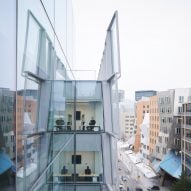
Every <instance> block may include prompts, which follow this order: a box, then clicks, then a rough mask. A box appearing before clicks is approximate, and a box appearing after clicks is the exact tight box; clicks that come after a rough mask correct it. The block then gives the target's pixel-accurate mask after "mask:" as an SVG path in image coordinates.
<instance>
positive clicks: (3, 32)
mask: <svg viewBox="0 0 191 191" xmlns="http://www.w3.org/2000/svg"><path fill="white" fill-rule="evenodd" d="M16 4H17V2H16V1H12V2H11V1H0V42H1V43H0V52H1V53H0V54H1V70H0V161H1V162H0V190H14V189H15V172H16V169H15V163H16V156H15V155H16V153H15V149H16V147H15V141H16V135H15V133H16V128H15V125H16V121H15V110H16V108H15V106H16V98H15V90H16V80H15V79H16V35H17V33H16ZM5 18H6V19H5Z"/></svg>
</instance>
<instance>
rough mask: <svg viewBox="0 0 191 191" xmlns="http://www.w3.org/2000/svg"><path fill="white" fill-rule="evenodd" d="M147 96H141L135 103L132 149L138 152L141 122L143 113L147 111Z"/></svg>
mask: <svg viewBox="0 0 191 191" xmlns="http://www.w3.org/2000/svg"><path fill="white" fill-rule="evenodd" d="M149 103H150V102H149V98H147V97H143V98H142V99H141V100H139V101H138V102H137V103H136V117H137V131H136V136H135V143H134V151H135V152H139V151H140V148H141V124H142V123H143V119H144V116H145V113H149V108H150V106H149Z"/></svg>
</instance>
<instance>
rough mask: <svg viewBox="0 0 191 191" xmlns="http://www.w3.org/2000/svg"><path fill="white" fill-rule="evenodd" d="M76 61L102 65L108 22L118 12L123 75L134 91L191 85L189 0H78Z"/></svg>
mask: <svg viewBox="0 0 191 191" xmlns="http://www.w3.org/2000/svg"><path fill="white" fill-rule="evenodd" d="M73 6H74V19H75V23H74V24H75V31H76V36H75V49H76V63H77V64H76V65H78V66H79V65H80V66H81V67H82V68H83V69H95V70H98V69H99V65H100V62H101V57H102V52H103V48H104V42H105V36H106V30H107V26H108V24H109V22H110V20H111V18H112V15H113V13H114V11H115V10H118V14H119V35H120V52H121V68H122V76H121V79H120V81H119V87H120V88H121V89H125V90H126V94H127V97H128V98H132V97H133V96H134V91H135V90H146V89H154V90H166V89H169V88H180V87H190V86H191V1H190V0H96V1H91V0H74V1H73Z"/></svg>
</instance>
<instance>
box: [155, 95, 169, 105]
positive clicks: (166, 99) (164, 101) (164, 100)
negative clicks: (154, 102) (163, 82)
mask: <svg viewBox="0 0 191 191" xmlns="http://www.w3.org/2000/svg"><path fill="white" fill-rule="evenodd" d="M170 102H171V100H170V97H159V99H158V103H159V104H167V103H168V104H169V103H170Z"/></svg>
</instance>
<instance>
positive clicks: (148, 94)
mask: <svg viewBox="0 0 191 191" xmlns="http://www.w3.org/2000/svg"><path fill="white" fill-rule="evenodd" d="M156 94H157V91H155V90H140V91H135V101H139V100H141V98H142V97H151V96H155V95H156Z"/></svg>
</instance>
